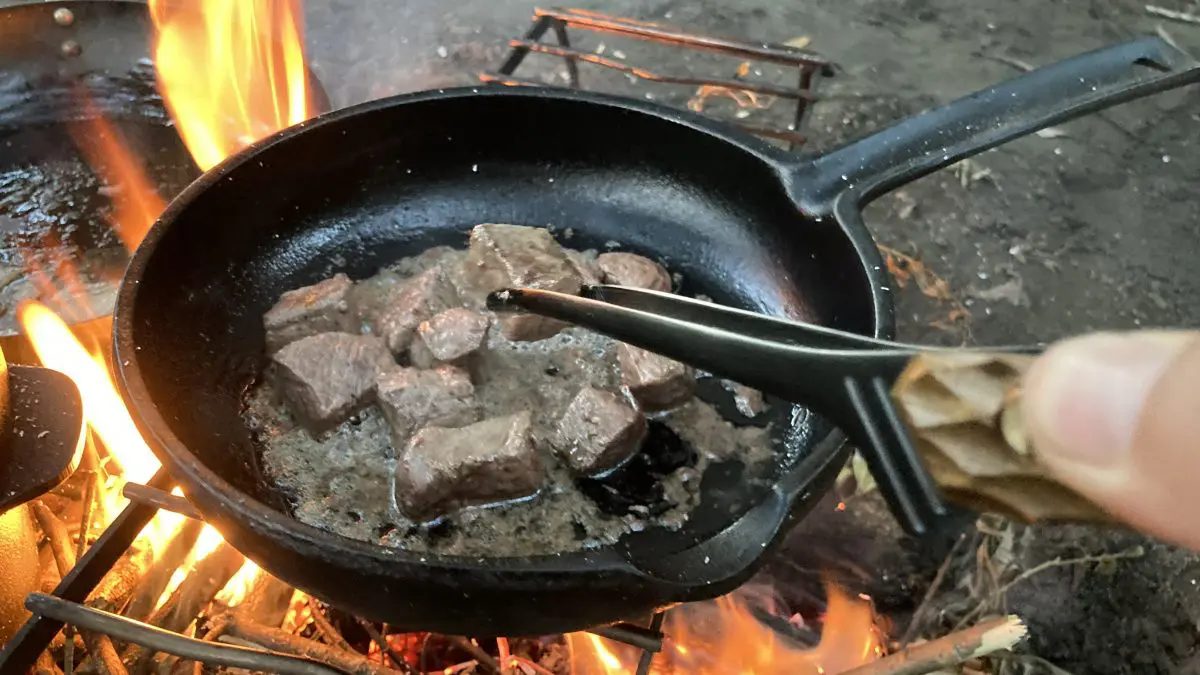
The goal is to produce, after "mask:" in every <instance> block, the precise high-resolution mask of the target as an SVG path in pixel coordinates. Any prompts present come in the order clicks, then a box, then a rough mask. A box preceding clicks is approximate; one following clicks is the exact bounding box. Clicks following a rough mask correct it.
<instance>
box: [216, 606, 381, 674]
mask: <svg viewBox="0 0 1200 675" xmlns="http://www.w3.org/2000/svg"><path fill="white" fill-rule="evenodd" d="M229 634H230V635H232V636H234V637H237V638H241V639H243V640H249V641H250V642H253V643H254V644H257V645H262V646H263V647H265V648H266V649H273V650H277V651H281V652H286V653H288V654H295V655H297V656H305V657H308V658H311V659H315V660H317V661H320V662H322V663H328V664H329V665H331V666H333V667H334V668H338V669H339V670H343V671H345V672H347V673H349V674H350V675H403V673H402V672H401V671H399V670H396V669H394V668H388V667H387V666H384V665H382V664H379V663H375V662H373V661H371V660H369V659H367V657H365V656H363V655H362V654H359V653H357V652H346V651H344V650H341V649H335V648H333V647H330V646H328V645H324V644H321V643H320V642H316V641H314V640H308V639H306V638H302V637H297V636H295V635H291V634H289V633H285V632H284V631H282V630H279V629H278V628H267V627H266V626H260V625H257V624H254V623H252V622H249V621H246V620H245V619H243V618H242V617H239V616H237V614H234V615H233V618H232V620H231V621H230V622H229Z"/></svg>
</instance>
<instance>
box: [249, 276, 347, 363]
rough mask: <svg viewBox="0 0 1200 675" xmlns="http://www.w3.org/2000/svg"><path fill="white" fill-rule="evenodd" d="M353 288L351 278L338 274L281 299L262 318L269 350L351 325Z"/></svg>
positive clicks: (298, 289) (282, 296)
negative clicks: (349, 312) (349, 300)
mask: <svg viewBox="0 0 1200 675" xmlns="http://www.w3.org/2000/svg"><path fill="white" fill-rule="evenodd" d="M352 286H354V282H352V281H350V277H348V276H346V275H345V274H337V275H334V276H333V277H330V278H329V279H326V280H325V281H322V282H319V283H316V284H313V285H312V286H305V287H303V288H297V289H296V290H293V291H288V292H286V293H284V294H283V295H281V296H279V302H277V303H275V306H274V307H272V308H271V309H269V310H267V313H266V314H264V315H263V327H264V328H265V329H266V332H267V351H268V352H274V351H277V350H278V349H279V348H280V347H283V346H284V345H286V344H288V343H289V342H295V341H296V340H299V339H300V338H305V337H308V336H310V335H317V334H318V333H328V332H331V331H339V330H343V329H345V328H347V327H348V326H349V323H350V322H349V320H348V316H347V313H346V310H347V305H346V293H347V292H348V291H349V290H350V288H351V287H352Z"/></svg>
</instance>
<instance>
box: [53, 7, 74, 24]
mask: <svg viewBox="0 0 1200 675" xmlns="http://www.w3.org/2000/svg"><path fill="white" fill-rule="evenodd" d="M54 23H56V24H58V25H60V26H70V25H71V24H73V23H75V12H72V11H71V10H69V9H67V8H66V7H59V8H58V9H56V10H54Z"/></svg>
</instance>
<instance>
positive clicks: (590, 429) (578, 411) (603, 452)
mask: <svg viewBox="0 0 1200 675" xmlns="http://www.w3.org/2000/svg"><path fill="white" fill-rule="evenodd" d="M556 431H557V435H556V437H555V440H554V446H555V449H557V450H558V452H559V453H560V454H562V455H563V456H564V457H565V458H566V460H567V464H568V465H570V467H571V470H572V471H574V472H575V473H578V474H581V475H587V476H592V475H596V474H600V473H604V472H605V471H607V470H609V469H611V468H613V467H615V466H617V465H618V464H620V463H622V462H624V461H625V460H626V459H629V457H630V456H631V455H633V454H634V453H635V452H637V451H638V448H639V447H640V446H641V443H642V440H643V439H644V438H645V437H646V418H645V417H643V416H642V413H641V412H639V411H638V410H637V409H635V408H634V407H633V406H631V405H629V403H627V402H626V401H624V400H622V399H621V397H619V396H617V395H616V394H612V393H609V392H607V391H603V390H600V389H595V388H593V387H584V388H583V389H581V390H580V391H579V393H578V394H576V396H575V398H574V399H572V400H571V403H570V405H568V406H567V409H566V411H565V412H564V413H563V416H562V417H561V418H560V419H559V421H558V429H557V430H556Z"/></svg>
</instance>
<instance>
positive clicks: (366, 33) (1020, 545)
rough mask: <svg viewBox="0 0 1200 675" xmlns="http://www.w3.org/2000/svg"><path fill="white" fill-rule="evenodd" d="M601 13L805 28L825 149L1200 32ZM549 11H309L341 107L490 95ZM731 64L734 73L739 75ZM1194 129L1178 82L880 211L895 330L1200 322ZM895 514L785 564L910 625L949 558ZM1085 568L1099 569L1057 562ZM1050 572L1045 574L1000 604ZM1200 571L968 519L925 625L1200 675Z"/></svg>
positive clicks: (947, 8) (976, 334) (1047, 0)
mask: <svg viewBox="0 0 1200 675" xmlns="http://www.w3.org/2000/svg"><path fill="white" fill-rule="evenodd" d="M1163 3H1164V4H1170V6H1171V7H1172V8H1174V9H1187V7H1186V6H1184V4H1183V3H1172V2H1171V0H1163ZM584 6H586V7H588V8H592V9H598V10H603V11H607V12H611V13H617V14H622V15H627V16H632V17H636V18H641V19H648V20H657V21H664V22H667V23H673V24H677V25H683V26H688V27H690V28H693V29H697V30H702V31H708V32H713V33H718V34H727V35H735V36H745V37H751V38H755V39H761V40H768V41H773V42H782V41H785V40H793V39H796V38H800V37H802V36H803V37H807V38H808V39H809V41H810V42H809V46H810V48H812V49H815V50H817V51H819V52H821V53H822V54H824V55H826V56H827V57H829V58H831V59H832V60H833V61H835V62H836V63H837V64H838V65H839V69H838V72H837V74H836V76H835V77H833V78H832V79H830V80H829V81H828V82H826V83H825V84H823V85H822V92H823V93H824V94H825V95H826V96H827V97H829V99H830V100H827V101H825V102H823V103H820V104H818V106H817V107H816V109H815V113H814V115H813V117H812V119H811V120H810V123H809V125H808V131H809V132H810V133H811V134H812V136H813V141H812V142H811V143H810V144H809V145H808V146H807V147H806V150H810V151H815V150H819V149H820V148H823V147H829V146H830V145H833V144H835V143H837V142H839V141H841V140H844V139H848V138H852V137H855V136H857V135H860V134H862V133H864V132H866V131H868V130H870V129H873V128H877V127H879V126H880V125H883V124H886V123H888V122H890V121H892V120H895V119H897V118H899V117H902V116H904V115H908V114H912V113H915V112H918V111H920V110H922V109H925V108H927V107H929V106H930V105H932V104H935V103H937V102H942V101H946V100H949V99H951V98H954V97H956V96H958V95H961V94H964V93H967V92H970V91H972V90H974V89H977V88H980V87H983V86H986V85H988V84H990V83H993V82H996V81H999V80H1002V79H1005V78H1008V77H1011V76H1014V75H1016V74H1018V72H1019V71H1020V70H1022V69H1024V68H1025V67H1026V66H1034V65H1040V64H1045V63H1049V62H1051V61H1053V60H1056V59H1060V58H1064V57H1067V56H1070V55H1072V54H1075V53H1077V52H1081V51H1086V50H1090V49H1093V48H1097V47H1100V46H1103V45H1105V44H1109V43H1113V42H1117V41H1120V40H1124V39H1129V38H1133V37H1136V36H1142V35H1153V34H1154V33H1155V32H1156V31H1157V32H1160V33H1165V34H1166V35H1167V36H1169V37H1170V38H1171V39H1173V40H1174V41H1176V42H1177V43H1178V44H1179V45H1180V46H1181V47H1183V48H1184V49H1187V50H1190V51H1191V52H1192V53H1194V54H1200V25H1192V24H1188V23H1180V22H1174V21H1168V20H1165V19H1161V18H1158V17H1155V16H1151V15H1149V14H1147V13H1146V11H1145V10H1144V3H1142V2H1133V1H1132V0H1108V1H1106V2H1101V1H1099V0H1069V1H1068V0H1010V1H1009V2H989V3H984V2H978V1H974V0H972V1H962V0H959V1H955V0H874V1H871V0H841V1H834V0H819V1H818V0H808V1H805V2H786V3H784V2H772V1H770V0H744V1H739V2H732V1H726V2H716V1H715V0H699V1H697V0H693V1H692V2H677V1H673V0H663V1H657V2H646V1H635V0H614V1H612V2H588V3H584ZM533 7H534V3H533V2H532V0H459V1H458V2H455V3H441V2H435V1H434V0H420V1H410V2H404V3H400V2H394V1H393V0H310V1H309V2H308V19H309V33H310V43H311V44H312V45H313V47H312V57H313V59H314V61H315V68H316V70H317V71H318V73H319V75H320V76H321V78H322V79H323V81H324V82H325V84H326V86H327V88H328V89H329V90H330V93H331V94H332V97H333V99H334V101H335V102H336V103H337V104H339V105H345V104H349V103H353V102H357V101H361V100H365V99H368V98H374V97H378V96H383V95H388V94H392V93H398V92H404V91H413V90H419V89H427V88H434V87H444V86H453V85H462V84H474V83H475V73H477V72H478V71H480V70H486V69H491V68H495V67H496V66H497V65H498V63H499V61H500V59H501V57H502V55H503V54H504V52H505V47H504V41H505V40H506V39H507V38H509V37H513V36H515V35H518V34H520V33H521V32H523V31H524V30H525V28H526V27H527V25H528V20H529V16H530V13H531V11H532V8H533ZM593 46H594V45H593ZM611 48H612V47H610V49H611ZM623 49H624V50H625V51H627V52H628V54H627V56H628V58H629V60H630V61H631V62H632V61H634V60H635V59H636V58H638V57H639V56H645V57H647V58H651V59H653V60H652V61H650V63H652V64H653V65H654V66H655V67H656V68H659V69H661V70H664V71H667V70H672V69H682V70H684V71H692V72H701V71H702V70H703V69H704V68H706V67H707V68H711V67H712V64H713V62H712V61H711V60H710V59H708V58H707V57H687V58H682V57H680V56H677V55H665V56H664V55H662V54H661V52H654V53H653V54H658V55H652V53H651V52H649V51H643V50H645V49H647V48H645V47H643V46H639V45H631V46H629V47H625V48H623ZM610 53H611V52H610ZM735 66H736V63H734V64H732V65H728V64H727V65H724V66H718V67H723V68H726V69H727V72H725V73H724V75H725V76H730V75H732V72H733V69H734V67H735ZM531 68H532V69H531V70H528V71H521V74H522V75H526V76H535V77H539V78H544V79H549V80H552V81H553V80H555V78H556V77H558V71H559V70H561V67H560V66H558V65H557V64H555V63H550V64H548V65H539V66H536V67H533V66H531ZM585 72H590V71H585ZM708 74H712V73H711V71H710V72H709V73H708ZM585 76H586V75H585ZM590 81H591V82H594V83H596V84H598V85H599V84H606V85H611V86H608V87H597V88H606V89H607V90H610V91H617V92H620V93H624V94H626V95H631V96H647V97H658V98H660V99H661V100H664V101H667V102H669V103H674V104H677V105H678V104H682V103H683V102H685V101H686V100H687V98H688V97H689V96H690V94H691V93H694V92H680V91H675V92H669V91H666V90H662V89H653V88H649V87H647V85H644V84H631V83H629V82H628V81H626V80H625V79H624V78H620V77H609V78H605V77H604V76H593V79H592V80H590ZM585 84H587V82H585ZM777 105H783V104H777ZM779 113H780V109H779V108H775V109H774V110H767V111H761V112H755V113H753V115H754V116H755V117H754V119H758V118H760V117H761V118H766V117H768V116H770V115H778V114H779ZM754 119H751V120H748V121H754ZM481 123H482V122H481ZM1198 131H1200V88H1197V87H1193V88H1191V89H1186V90H1182V91H1176V92H1169V93H1166V94H1162V95H1159V96H1157V97H1154V98H1152V99H1148V100H1143V101H1139V102H1135V103H1132V104H1128V105H1125V106H1122V107H1119V108H1115V109H1113V110H1110V111H1108V112H1105V113H1103V114H1101V115H1094V116H1092V117H1089V118H1086V119H1083V120H1078V121H1074V122H1070V123H1067V124H1063V125H1061V126H1059V127H1057V128H1056V130H1055V131H1054V132H1052V133H1049V134H1043V135H1041V136H1032V137H1029V138H1026V139H1023V140H1020V141H1017V142H1014V143H1010V144H1008V145H1006V146H1003V147H1001V148H998V149H996V150H993V151H990V152H987V153H984V154H983V155H981V156H978V157H976V158H974V159H972V160H970V161H969V162H967V163H965V164H964V165H960V166H956V167H952V168H951V169H948V170H945V171H942V172H940V173H938V174H935V175H933V176H930V177H928V178H926V179H923V180H921V181H918V182H917V183H915V184H912V185H910V186H907V187H905V188H903V189H902V190H900V191H899V192H897V193H895V194H892V195H889V196H887V197H885V198H884V199H882V200H880V201H879V202H877V203H876V204H874V205H873V206H872V207H871V208H870V209H869V211H868V215H867V222H868V224H869V225H871V227H872V229H873V231H874V232H875V234H876V236H877V239H878V241H879V243H880V244H881V245H882V246H884V247H886V249H885V250H889V251H893V252H896V253H899V254H903V255H897V256H895V257H894V260H895V261H896V264H897V266H896V267H895V270H897V271H898V275H897V276H898V278H897V284H896V286H897V289H898V291H897V297H896V301H897V305H898V308H899V313H898V320H899V332H900V336H901V337H903V338H906V339H910V340H915V341H923V342H930V343H942V344H957V343H960V342H967V343H974V344H1001V343H1012V342H1029V341H1034V340H1050V339H1054V338H1057V337H1060V336H1064V335H1068V334H1072V333H1078V332H1081V331H1088V330H1095V329H1104V328H1133V327H1139V326H1141V327H1147V326H1195V325H1196V323H1197V319H1200V277H1197V276H1196V275H1194V274H1192V273H1191V272H1192V261H1193V258H1194V256H1195V254H1196V251H1197V249H1198V248H1200V245H1198V244H1197V235H1198V234H1200V199H1198V198H1197V197H1196V192H1195V190H1196V188H1195V186H1196V185H1197V182H1198V180H1200V154H1198V153H1197V152H1195V145H1196V143H1197V138H1198V135H1197V132H1198ZM906 256H908V258H906ZM913 261H915V263H914V262H913ZM909 273H912V274H909ZM900 282H903V283H900ZM889 523H890V521H889V519H888V518H887V517H886V514H883V513H882V512H881V511H880V507H879V504H878V502H877V500H876V498H875V497H874V496H873V495H865V496H856V497H854V498H852V499H850V500H849V504H848V508H847V510H846V511H844V512H837V511H834V510H833V509H832V508H825V509H821V510H819V511H818V513H816V514H815V515H814V516H813V517H810V518H809V519H808V521H806V522H805V524H804V525H803V527H802V528H801V530H800V531H799V532H798V533H797V534H796V536H794V537H793V538H792V539H791V541H790V543H789V546H788V547H787V548H785V550H784V551H783V552H781V553H780V555H779V557H778V558H777V559H776V560H775V561H774V563H773V566H772V573H775V574H777V575H781V576H780V578H781V579H782V578H783V576H784V575H786V574H792V575H798V578H804V579H808V580H809V581H810V582H812V583H810V584H809V586H808V587H812V584H813V583H815V579H816V576H817V575H816V571H815V570H817V569H818V568H829V567H832V568H833V569H834V570H836V571H837V572H838V574H839V576H840V577H842V578H843V579H845V580H846V582H847V583H850V584H852V585H854V586H856V587H858V588H861V589H864V590H868V591H869V592H871V593H872V594H873V595H874V596H875V598H876V600H877V602H878V603H879V605H880V606H881V608H882V609H884V610H886V611H888V612H891V613H893V614H894V615H895V617H896V621H897V628H896V631H895V632H896V633H897V635H899V634H902V633H903V632H904V625H905V621H906V620H907V619H906V616H907V615H908V614H911V612H912V611H913V609H914V607H915V606H916V605H917V604H919V602H920V600H921V598H922V597H923V596H924V594H925V590H926V588H927V587H928V585H929V583H930V580H931V579H932V577H933V576H934V572H935V570H936V569H937V568H938V566H939V565H940V564H941V563H942V560H943V559H944V557H945V556H944V552H939V553H942V555H933V554H932V551H929V550H921V549H919V548H918V547H914V546H913V545H912V544H911V542H904V541H903V540H902V537H900V536H899V534H898V533H896V531H895V530H894V528H892V527H890V524H889ZM1139 546H1140V547H1141V548H1140V553H1141V554H1140V555H1137V554H1138V552H1139V549H1138V548H1136V547H1139ZM1079 557H1085V559H1086V562H1080V563H1070V562H1067V563H1065V564H1051V565H1049V566H1043V564H1045V563H1047V561H1052V560H1054V559H1055V558H1062V559H1064V560H1069V559H1074V558H1079ZM849 561H854V563H853V564H850V562H849ZM1034 568H1037V569H1038V570H1040V571H1036V572H1035V573H1032V574H1029V575H1028V576H1025V577H1022V578H1021V579H1020V580H1019V581H1017V582H1016V583H1014V584H1012V585H1011V586H1010V587H1007V588H1004V590H1003V592H1000V590H1001V588H1002V587H1004V586H1005V584H1007V583H1008V582H1010V581H1013V580H1014V579H1017V578H1018V577H1019V576H1021V575H1022V574H1023V573H1025V572H1027V571H1029V570H1033V569H1034ZM1198 580H1200V559H1197V558H1196V557H1195V556H1193V555H1191V554H1187V553H1184V552H1181V551H1178V550H1175V549H1172V548H1170V547H1167V546H1163V545H1161V544H1157V543H1154V542H1149V541H1144V540H1142V539H1141V538H1140V537H1138V536H1136V535H1132V534H1126V533H1113V532H1104V531H1097V530H1090V529H1086V528H1079V527H1038V528H1028V529H1026V528H1013V527H1006V526H999V525H992V526H988V525H986V524H985V526H984V528H983V530H982V531H980V530H977V529H975V528H974V527H973V526H972V527H969V528H968V533H967V535H966V540H965V541H964V543H963V544H960V545H959V548H958V549H957V551H956V553H955V555H954V556H953V559H952V560H951V563H950V566H949V567H948V573H947V574H946V579H945V581H944V583H943V584H942V585H941V587H940V588H941V590H939V592H938V593H936V594H935V596H934V598H933V599H932V600H931V602H930V604H929V606H928V607H927V608H926V610H924V611H923V612H922V617H921V618H920V628H921V629H922V630H920V631H917V632H918V634H920V633H927V634H938V633H939V632H944V631H945V630H946V629H948V628H950V627H952V626H953V625H954V624H955V623H956V622H958V621H961V620H963V617H967V618H968V619H969V618H970V617H971V616H972V615H974V616H979V615H982V614H986V613H992V612H997V611H1002V610H1006V611H1014V612H1017V613H1019V614H1020V615H1021V616H1022V617H1024V618H1025V619H1026V620H1027V622H1028V623H1029V625H1030V629H1031V636H1032V638H1031V641H1030V642H1029V644H1028V645H1027V646H1026V647H1025V648H1024V650H1023V651H1024V652H1025V653H1027V654H1030V655H1035V656H1036V657H1037V658H1036V659H1035V658H1034V656H1028V657H1023V658H1024V660H1021V659H1017V658H1014V659H1012V660H1010V661H1009V662H1008V663H1007V665H1006V666H1005V668H1007V669H1008V670H1007V671H1006V672H1061V671H1055V670H1053V669H1052V666H1051V665H1049V664H1053V666H1054V667H1057V668H1060V669H1062V670H1065V671H1067V672H1074V673H1200V650H1198V647H1200V631H1198V627H1200V586H1198V584H1200V581H1198ZM1038 659H1041V660H1038Z"/></svg>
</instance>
